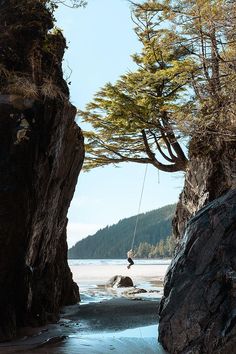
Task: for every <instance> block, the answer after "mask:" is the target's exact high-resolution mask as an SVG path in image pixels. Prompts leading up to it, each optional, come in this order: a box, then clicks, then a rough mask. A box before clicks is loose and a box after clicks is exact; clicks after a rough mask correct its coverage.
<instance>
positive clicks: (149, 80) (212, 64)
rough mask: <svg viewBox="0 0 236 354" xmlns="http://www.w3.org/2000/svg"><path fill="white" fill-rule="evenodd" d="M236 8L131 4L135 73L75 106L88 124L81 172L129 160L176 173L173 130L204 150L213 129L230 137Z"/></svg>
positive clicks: (223, 1) (185, 1) (181, 161)
mask: <svg viewBox="0 0 236 354" xmlns="http://www.w3.org/2000/svg"><path fill="white" fill-rule="evenodd" d="M235 13H236V10H235V3H234V2H233V1H230V0H214V1H211V0H178V1H175V0H163V1H156V0H149V1H146V2H144V3H140V4H134V3H133V12H132V16H133V21H134V23H135V26H136V27H135V32H136V34H137V36H138V38H139V41H140V42H141V44H142V48H143V49H142V52H141V53H140V54H135V55H134V56H133V60H134V61H135V63H136V64H137V70H136V71H135V72H129V73H127V74H125V75H123V76H122V77H121V78H120V79H119V80H118V81H117V82H116V83H115V84H114V85H112V84H110V83H109V84H107V85H105V86H104V87H103V88H102V89H101V90H100V91H99V92H98V93H97V94H96V96H95V98H94V100H93V102H91V103H90V104H89V105H88V106H87V110H86V111H85V112H81V111H79V114H80V115H81V116H82V117H83V119H84V121H85V122H86V123H90V124H91V126H92V128H93V129H92V130H91V131H87V132H84V133H85V136H86V138H87V160H86V164H85V168H86V169H90V168H93V167H96V166H104V165H106V164H109V163H114V164H117V163H121V162H129V161H130V162H137V163H150V164H152V165H153V166H155V167H156V168H158V169H160V170H162V171H167V172H175V171H181V170H182V171H183V170H185V169H186V165H187V158H186V157H185V155H184V153H183V150H182V148H181V146H180V143H179V141H180V137H181V134H180V132H182V133H184V134H187V135H188V136H190V137H194V136H199V135H202V134H203V135H204V136H206V138H205V139H204V142H203V144H204V146H205V149H206V151H208V150H209V148H210V147H211V139H210V138H212V137H215V135H216V134H218V136H220V138H221V139H235V97H236V95H235V93H236V91H235V87H236V85H235V81H236V74H235V72H236V66H235V57H236V56H235V54H236V46H235ZM209 136H210V138H209ZM197 148H198V147H196V149H197Z"/></svg>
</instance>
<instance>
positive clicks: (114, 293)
mask: <svg viewBox="0 0 236 354" xmlns="http://www.w3.org/2000/svg"><path fill="white" fill-rule="evenodd" d="M167 266H168V264H167V265H165V268H167ZM105 267H109V265H107V266H105ZM153 267H155V269H153ZM88 268H89V269H88ZM158 268H159V269H158ZM72 270H73V275H74V278H75V279H76V280H77V281H78V278H79V277H80V280H79V284H80V291H81V298H82V304H80V305H79V304H77V305H74V306H67V307H65V308H64V309H63V311H62V313H61V318H60V321H59V322H58V323H56V324H50V325H47V326H44V327H42V328H37V329H32V328H30V329H24V330H23V331H21V333H19V339H17V340H15V341H12V342H9V343H0V353H1V354H20V353H24V354H34V353H35V354H74V353H76V354H78V353H81V354H100V353H101V354H106V353H109V352H110V351H111V352H112V353H113V354H116V353H117V354H118V353H124V352H127V353H129V354H149V353H150V354H151V353H157V354H163V353H165V351H164V350H163V348H162V347H161V346H160V344H159V343H158V342H157V322H158V316H157V314H158V305H159V301H160V297H161V296H162V290H163V289H162V282H163V275H164V268H163V264H162V265H161V267H159V266H158V265H145V267H144V268H143V267H142V266H141V265H139V266H137V267H136V268H134V269H133V272H132V279H133V281H134V284H135V288H125V289H124V288H123V289H120V288H118V289H111V288H110V289H109V288H107V287H106V286H105V283H106V281H107V280H108V279H109V278H108V279H107V276H106V274H104V266H102V267H100V268H99V267H98V266H96V265H94V264H90V265H86V267H85V266H84V267H82V268H81V267H80V266H79V265H78V266H73V267H72ZM119 270H120V265H119V269H116V266H115V265H114V264H112V272H113V273H114V272H115V273H116V274H119V273H120V272H119ZM100 271H101V274H99V272H100ZM109 271H110V272H111V269H110V267H109ZM109 271H108V272H107V273H109ZM88 274H91V275H92V276H91V279H90V280H89V279H88V276H87V275H88ZM154 274H156V277H154ZM107 275H108V274H107ZM137 288H143V289H145V290H146V293H136V294H132V291H131V292H129V291H128V294H129V293H131V294H132V295H127V289H128V290H129V289H130V290H132V289H137Z"/></svg>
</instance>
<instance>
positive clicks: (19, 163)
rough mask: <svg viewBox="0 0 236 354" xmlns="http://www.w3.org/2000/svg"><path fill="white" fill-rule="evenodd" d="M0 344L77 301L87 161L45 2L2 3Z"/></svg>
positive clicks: (5, 0) (60, 50) (0, 0)
mask: <svg viewBox="0 0 236 354" xmlns="http://www.w3.org/2000/svg"><path fill="white" fill-rule="evenodd" d="M0 9H1V11H0V24H1V25H0V27H1V31H0V313H1V317H0V340H6V339H10V338H12V337H13V336H14V335H15V334H16V329H17V327H18V326H24V325H32V324H33V325H38V324H42V323H45V322H46V321H50V320H53V319H55V318H56V316H57V315H58V312H59V309H60V307H61V306H62V305H65V304H69V303H70V304H71V303H75V302H76V301H77V300H78V297H79V292H78V287H77V286H76V284H75V283H73V280H72V275H71V272H70V270H69V267H68V264H67V243H66V226H67V217H66V216H67V211H68V208H69V205H70V201H71V199H72V197H73V193H74V189H75V185H76V182H77V178H78V174H79V171H80V169H81V166H82V163H83V158H84V147H83V137H82V134H81V131H80V129H79V128H78V126H77V125H76V123H75V122H74V118H75V114H76V109H75V108H74V107H73V106H72V105H71V104H70V102H69V92H68V88H67V85H66V83H65V81H64V80H63V75H62V68H61V62H62V57H63V54H64V49H65V46H66V43H65V40H64V38H63V36H62V34H61V33H60V31H50V30H51V29H52V28H53V21H52V16H51V13H50V12H49V11H48V10H47V9H46V7H45V4H44V2H43V1H37V0H33V1H32V0H22V1H18V0H0Z"/></svg>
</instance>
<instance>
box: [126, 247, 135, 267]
mask: <svg viewBox="0 0 236 354" xmlns="http://www.w3.org/2000/svg"><path fill="white" fill-rule="evenodd" d="M133 257H134V254H133V250H132V248H131V249H130V250H129V251H128V252H127V258H128V262H129V264H128V265H127V268H128V269H129V268H130V267H131V266H132V265H133V264H134V261H133V259H132V258H133Z"/></svg>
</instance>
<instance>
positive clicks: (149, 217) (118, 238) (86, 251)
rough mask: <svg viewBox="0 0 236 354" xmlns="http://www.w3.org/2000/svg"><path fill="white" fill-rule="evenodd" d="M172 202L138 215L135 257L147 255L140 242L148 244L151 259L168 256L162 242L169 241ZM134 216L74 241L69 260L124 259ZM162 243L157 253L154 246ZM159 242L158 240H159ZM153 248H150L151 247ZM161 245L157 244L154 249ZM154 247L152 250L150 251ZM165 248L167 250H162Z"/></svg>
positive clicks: (129, 243)
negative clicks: (162, 247)
mask: <svg viewBox="0 0 236 354" xmlns="http://www.w3.org/2000/svg"><path fill="white" fill-rule="evenodd" d="M175 208H176V205H175V204H173V205H167V206H165V207H163V208H160V209H157V210H153V211H150V212H147V213H144V214H141V215H140V216H139V222H138V227H137V233H136V237H135V244H134V248H135V252H137V256H138V257H143V258H146V257H149V256H147V252H146V253H145V252H144V251H142V249H143V246H142V245H143V244H144V243H148V244H149V245H150V252H151V253H152V255H153V256H152V258H153V257H154V254H156V255H157V256H158V257H159V255H160V256H161V257H163V256H170V252H169V248H168V246H167V245H166V244H167V243H168V242H169V235H170V234H171V222H172V219H173V215H174V212H175ZM135 222H136V216H132V217H130V218H127V219H123V220H120V221H119V222H118V223H117V224H115V225H112V226H107V227H105V228H104V229H102V230H99V231H98V232H97V233H96V234H95V235H93V236H88V237H87V238H85V239H83V240H81V241H79V242H77V243H76V245H75V246H73V247H72V248H71V249H70V250H69V258H71V259H87V258H88V259H89V258H92V259H96V258H126V253H127V251H128V250H129V249H130V247H131V244H132V239H133V233H134V227H135ZM162 241H163V242H164V244H165V246H164V250H165V251H161V252H159V254H158V252H157V245H159V243H160V242H162ZM161 245H162V243H161ZM153 247H154V248H153ZM159 248H160V249H161V246H160V245H159V246H158V249H159ZM154 249H156V253H155V252H154ZM167 249H168V252H167V251H166V250H167Z"/></svg>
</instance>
